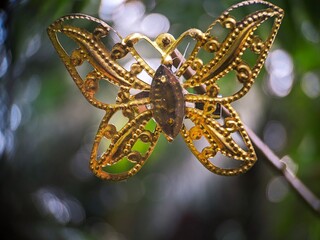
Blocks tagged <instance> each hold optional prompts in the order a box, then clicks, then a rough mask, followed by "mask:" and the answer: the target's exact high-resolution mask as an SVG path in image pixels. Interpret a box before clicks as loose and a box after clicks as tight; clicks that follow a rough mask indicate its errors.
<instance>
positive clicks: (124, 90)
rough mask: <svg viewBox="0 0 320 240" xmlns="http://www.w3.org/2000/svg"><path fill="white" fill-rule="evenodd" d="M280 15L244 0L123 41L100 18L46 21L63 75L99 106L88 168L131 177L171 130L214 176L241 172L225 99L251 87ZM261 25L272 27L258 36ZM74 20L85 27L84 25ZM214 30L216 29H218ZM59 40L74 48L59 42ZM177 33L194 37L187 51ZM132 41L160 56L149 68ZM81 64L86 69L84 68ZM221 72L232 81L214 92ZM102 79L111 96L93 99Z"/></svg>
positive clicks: (249, 159)
mask: <svg viewBox="0 0 320 240" xmlns="http://www.w3.org/2000/svg"><path fill="white" fill-rule="evenodd" d="M251 6H254V7H257V8H259V10H255V11H253V12H252V13H250V14H249V15H246V16H234V15H233V13H235V12H236V10H237V9H241V8H245V7H251ZM282 18H283V10H282V9H280V8H279V7H277V6H275V5H273V4H271V3H268V2H264V1H258V0H252V1H245V2H241V3H239V4H236V5H234V6H232V7H230V8H229V9H228V10H226V11H225V12H224V13H222V15H221V16H220V17H219V18H217V19H216V20H215V21H214V22H213V23H212V24H211V25H210V26H209V27H208V29H207V30H206V31H205V32H202V31H201V30H198V29H189V30H187V31H185V32H184V33H182V34H181V35H180V36H179V37H178V38H177V39H175V38H174V37H173V36H172V35H171V34H169V33H163V34H160V35H159V36H158V37H157V38H156V39H154V40H151V39H149V38H148V37H146V36H145V35H142V34H139V33H133V34H130V35H128V36H127V37H125V38H122V37H121V36H120V35H119V34H118V33H117V32H116V31H115V30H114V29H113V28H112V27H110V26H109V25H108V24H107V23H105V22H103V21H102V20H99V19H97V18H94V17H91V16H88V15H84V14H73V15H68V16H64V17H61V18H60V19H58V20H57V21H55V22H54V23H52V24H51V25H50V26H49V27H48V34H49V37H50V39H51V41H52V43H53V46H54V47H55V49H56V51H57V52H58V54H59V56H60V58H61V59H62V61H63V63H64V64H65V66H66V68H67V70H68V71H69V73H70V75H71V77H72V79H73V80H74V82H75V83H76V85H77V86H78V88H79V89H80V91H81V93H82V94H83V96H84V97H85V98H86V99H87V100H88V101H89V103H90V104H92V105H93V106H95V107H97V108H99V109H102V110H104V111H105V116H104V117H103V119H102V121H101V124H100V126H99V129H98V131H97V134H96V136H95V140H94V143H93V148H92V152H91V158H90V168H91V170H92V171H93V172H94V174H95V175H96V176H98V177H99V178H102V179H107V180H123V179H126V178H128V177H130V176H132V175H134V174H136V173H137V172H138V171H139V170H140V169H141V167H142V166H143V165H144V163H145V161H146V160H147V159H148V157H149V156H150V154H151V153H152V151H153V149H154V148H155V146H156V143H157V141H158V138H159V135H160V133H161V132H162V133H163V134H164V135H165V137H166V139H167V140H168V141H172V140H173V139H174V138H175V137H176V136H177V135H178V134H179V133H180V134H181V136H182V137H183V138H184V140H185V142H186V144H187V145H188V147H189V148H190V150H191V152H192V153H193V154H194V155H195V157H196V158H197V159H198V160H199V161H200V162H201V163H202V164H203V165H204V166H205V167H206V168H207V169H209V170H210V171H212V172H213V173H216V174H219V175H228V176H230V175H238V174H241V173H244V172H246V171H247V170H249V169H250V168H251V167H252V166H253V165H254V163H255V161H256V154H255V151H254V148H253V146H252V144H251V141H250V139H249V137H248V134H247V133H246V130H245V128H244V125H243V123H242V122H241V120H240V118H239V116H238V114H237V112H236V111H235V110H234V108H233V107H232V106H231V103H232V102H234V101H236V100H238V99H240V98H241V97H243V96H244V95H245V94H246V93H247V92H248V91H249V90H250V88H251V86H252V85H253V83H254V80H255V79H256V77H257V75H258V73H259V72H260V70H261V68H262V66H263V64H264V61H265V59H266V57H267V54H268V52H269V50H270V48H271V46H272V43H273V41H274V38H275V36H276V33H277V31H278V29H279V27H280V24H281V20H282ZM77 22H79V25H77ZM80 22H81V23H80ZM267 22H269V23H268V24H269V25H271V28H270V29H269V30H267V32H263V34H260V33H259V29H262V28H263V27H262V26H263V25H264V23H267ZM82 23H91V24H93V25H94V27H93V28H91V29H86V28H84V27H82V26H83V24H82ZM216 29H219V31H216ZM221 31H222V32H224V34H220V35H219V34H218V33H220V32H221ZM111 33H113V34H115V35H116V36H117V37H118V38H119V40H118V41H117V42H115V43H114V44H112V46H110V47H108V46H107V44H105V42H106V41H105V40H106V39H107V38H108V36H110V34H111ZM261 35H264V36H261ZM63 38H66V39H68V40H70V41H71V42H72V43H73V44H74V46H75V47H72V48H71V49H66V46H65V45H64V40H63ZM186 39H189V40H188V41H192V42H193V43H194V44H193V45H192V46H191V47H189V49H190V52H189V53H188V54H186V55H185V56H182V57H181V56H180V57H179V51H178V47H179V46H180V45H181V43H182V42H184V41H185V40H186ZM141 41H144V42H146V43H147V44H149V45H151V47H152V48H153V49H154V50H155V51H156V52H157V53H158V54H159V56H160V57H159V59H160V64H159V65H158V66H157V67H156V68H153V67H152V66H151V65H150V64H149V63H148V62H147V61H146V59H145V58H144V57H142V56H141V54H140V53H139V51H138V50H137V49H138V48H137V46H138V45H139V43H140V42H141ZM68 48H69V47H68ZM203 56H205V57H203ZM248 56H250V57H248ZM247 57H248V60H247V59H246V58H247ZM126 58H130V59H131V60H130V64H129V67H127V68H126V67H124V66H123V60H124V59H126ZM177 59H178V60H179V62H178V64H175V62H176V61H177ZM83 65H88V66H90V67H89V68H88V69H90V70H86V71H88V72H87V73H85V74H83V72H82V70H81V67H82V66H83ZM142 76H144V77H142ZM145 76H146V77H145ZM230 76H233V77H234V78H235V79H236V83H235V84H237V86H238V88H237V89H236V90H234V92H231V93H226V94H222V93H221V85H223V84H224V83H223V81H224V79H225V78H230ZM146 79H147V80H146ZM101 82H107V83H108V84H111V85H114V86H116V87H117V89H118V90H117V92H118V93H117V97H116V99H115V101H114V102H113V103H106V102H104V101H102V100H100V99H98V98H97V93H98V92H99V85H100V83H101ZM222 110H223V111H222ZM222 112H223V113H222ZM119 113H120V114H119ZM115 115H120V116H121V117H122V118H123V119H125V120H124V122H123V123H122V125H121V126H116V124H114V123H112V121H111V119H112V118H113V117H114V116H115ZM199 143H201V144H199ZM101 145H103V150H102V151H101V150H99V149H100V148H101ZM99 151H100V152H99ZM219 152H220V153H221V154H222V155H224V156H225V157H227V158H230V159H234V160H235V161H236V162H238V163H239V165H238V166H236V167H234V166H233V167H224V166H223V164H222V166H217V164H215V163H213V162H212V161H211V160H212V159H213V158H214V157H215V156H216V155H217V153H219ZM119 165H122V166H126V167H125V168H121V171H120V172H119V171H116V170H115V169H116V166H119ZM113 167H115V168H113Z"/></svg>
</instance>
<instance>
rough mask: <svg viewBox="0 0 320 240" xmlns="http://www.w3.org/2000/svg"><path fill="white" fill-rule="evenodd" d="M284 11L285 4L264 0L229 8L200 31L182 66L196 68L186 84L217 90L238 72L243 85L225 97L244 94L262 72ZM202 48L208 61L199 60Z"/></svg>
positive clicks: (228, 98)
mask: <svg viewBox="0 0 320 240" xmlns="http://www.w3.org/2000/svg"><path fill="white" fill-rule="evenodd" d="M251 7H254V8H255V11H254V12H253V13H250V14H248V15H246V16H242V15H241V14H240V13H242V12H245V11H246V10H247V9H246V8H249V10H250V8H251ZM239 12H240V13H239ZM283 15H284V13H283V10H282V9H281V8H279V7H277V6H275V5H273V4H271V3H268V2H264V1H256V0H253V1H244V2H241V3H239V4H236V5H234V6H232V7H231V8H229V9H228V10H227V11H225V12H224V13H223V14H222V15H221V16H220V17H219V18H218V19H217V20H215V21H214V22H213V23H212V24H211V25H210V26H209V28H208V30H207V31H206V32H205V33H204V34H203V35H202V34H201V35H199V36H200V40H199V41H198V42H199V43H198V45H197V47H196V48H195V49H194V51H193V52H192V54H190V56H188V57H187V58H186V61H185V62H184V63H183V64H182V65H181V68H180V69H179V70H178V72H177V73H178V75H179V74H180V75H183V74H184V73H185V71H186V70H187V69H188V68H189V67H191V68H192V69H193V70H194V71H195V74H194V75H193V76H192V77H190V78H189V79H187V80H186V81H185V82H184V84H183V85H184V87H185V88H186V89H187V88H194V87H197V86H204V87H205V88H207V89H212V87H214V88H216V91H214V92H215V93H216V92H217V91H220V88H219V86H218V80H220V79H221V80H223V81H224V79H227V78H230V77H231V78H234V76H235V78H236V79H237V80H238V81H237V82H236V83H237V84H240V86H239V87H238V88H237V89H235V90H234V92H227V93H226V96H222V97H223V98H222V100H221V101H223V102H226V103H227V102H228V103H229V102H233V101H235V100H237V99H239V98H241V97H242V96H243V95H245V94H246V93H247V92H248V91H249V90H250V88H251V86H252V85H253V83H254V80H255V78H256V77H257V75H258V74H259V72H260V70H261V68H262V66H263V64H264V62H265V59H266V57H267V55H268V52H269V50H270V48H271V46H272V43H273V41H274V39H275V36H276V34H277V32H278V29H279V27H280V24H281V21H282V18H283ZM268 26H271V27H268ZM199 36H198V37H199ZM201 51H202V52H204V53H206V54H207V55H209V57H208V60H207V62H206V63H203V62H202V61H200V60H199V59H200V57H201ZM195 63H196V64H195ZM236 83H232V85H236ZM221 84H222V83H221ZM223 84H225V83H223ZM228 87H230V85H228ZM231 87H232V86H231Z"/></svg>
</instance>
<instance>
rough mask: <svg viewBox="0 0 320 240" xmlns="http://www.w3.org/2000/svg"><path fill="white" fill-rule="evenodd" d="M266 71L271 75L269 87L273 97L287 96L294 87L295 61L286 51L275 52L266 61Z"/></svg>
mask: <svg viewBox="0 0 320 240" xmlns="http://www.w3.org/2000/svg"><path fill="white" fill-rule="evenodd" d="M266 69H267V71H268V73H269V79H268V87H269V91H270V93H271V94H272V95H275V96H278V97H285V96H287V95H288V94H289V93H290V91H291V89H292V85H293V79H294V75H293V61H292V58H291V56H290V55H289V54H288V53H287V52H285V51H284V50H280V49H278V50H275V51H273V52H271V53H270V54H269V57H268V58H267V60H266Z"/></svg>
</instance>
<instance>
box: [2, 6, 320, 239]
mask: <svg viewBox="0 0 320 240" xmlns="http://www.w3.org/2000/svg"><path fill="white" fill-rule="evenodd" d="M143 2H144V4H145V6H146V12H147V13H151V12H153V13H161V14H163V15H165V16H166V17H167V18H168V19H169V21H170V23H171V28H170V32H171V33H173V34H175V35H178V34H179V33H181V32H182V31H184V30H186V29H188V28H190V27H199V28H201V29H203V30H204V28H205V27H206V26H208V25H209V24H210V23H211V22H212V21H213V19H214V18H215V17H217V16H218V15H219V14H220V13H221V12H222V11H223V10H225V9H226V8H227V7H229V6H231V5H232V4H234V3H236V2H237V1H235V0H227V1H217V0H201V1H193V0H176V1H174V2H173V1H171V0H170V1H169V0H162V1H155V0H144V1H143ZM272 2H274V3H275V4H277V5H279V6H280V7H281V8H283V9H284V10H285V14H286V15H285V18H284V21H283V24H282V26H281V29H280V31H279V34H278V36H277V38H276V42H275V48H276V49H282V50H283V51H285V52H286V53H288V54H289V56H290V58H291V59H292V62H293V66H294V70H293V74H294V81H293V85H292V88H291V89H290V92H289V94H288V95H286V96H285V97H279V96H275V95H274V94H271V93H270V92H268V90H266V89H267V84H266V82H267V76H266V72H265V71H263V72H262V73H261V74H260V75H259V78H258V79H257V83H256V86H257V87H256V88H257V89H258V90H257V92H258V94H260V96H261V98H262V99H263V105H262V106H263V111H262V113H261V114H262V117H261V120H259V122H258V123H256V124H255V125H256V127H255V131H256V132H257V133H258V135H259V136H261V137H262V138H266V133H267V131H266V129H267V126H271V125H270V124H271V123H277V124H278V125H272V126H281V127H280V128H278V129H280V130H281V129H282V130H283V132H284V134H285V135H284V136H285V137H284V141H285V143H284V145H283V147H282V148H276V149H274V150H275V151H276V153H277V154H278V155H279V156H283V155H287V154H288V155H289V156H290V157H291V158H292V159H293V162H294V164H295V165H296V166H298V171H297V175H298V176H299V177H300V178H301V179H302V181H303V182H304V183H305V184H306V185H307V186H309V187H310V189H311V190H312V191H314V192H315V194H316V195H317V196H320V188H319V183H318V182H319V180H320V161H319V158H320V144H319V139H320V131H319V130H320V129H319V122H320V97H319V94H317V92H315V93H314V94H313V95H310V91H311V93H312V90H314V91H315V90H317V89H316V88H319V86H318V85H317V84H319V79H320V58H319V56H320V44H319V42H320V31H319V29H320V21H319V16H318V15H319V12H320V3H319V1H318V0H305V1H302V0H290V1H289V0H284V1H272ZM173 3H174V4H173ZM99 4H100V2H99V1H83V0H73V1H63V0H59V1H52V0H50V1H39V0H26V1H7V4H4V3H2V10H1V12H0V16H1V24H0V25H1V28H2V29H1V37H2V38H3V39H4V40H5V42H3V44H2V45H1V69H0V70H1V71H5V74H3V75H2V76H1V82H0V104H1V106H0V116H1V123H0V150H1V152H0V154H1V162H0V164H1V170H0V176H1V207H0V209H1V212H0V213H1V216H2V218H3V222H4V223H3V224H1V239H11V240H13V239H32V240H36V239H49V240H50V239H88V240H89V239H90V240H91V239H121V240H122V239H175V240H176V239H184V240H187V239H219V240H220V239H221V240H222V239H223V240H228V239H241V240H244V239H312V240H316V239H320V221H319V218H318V217H317V216H316V215H315V214H314V213H313V212H312V211H311V210H310V209H309V208H308V206H306V205H305V204H304V202H303V201H302V200H301V199H300V198H299V197H298V196H297V195H296V194H295V193H294V192H293V191H292V190H291V189H288V186H287V185H286V183H285V182H283V179H281V178H279V177H278V176H277V175H276V173H275V172H274V171H273V170H272V168H271V167H270V166H269V165H268V164H266V161H265V160H264V159H262V158H261V157H260V158H259V161H258V163H257V164H256V166H255V167H254V168H253V169H252V170H251V171H249V173H247V174H245V175H243V176H238V177H232V178H228V177H220V176H215V175H213V174H211V173H208V171H207V170H205V169H203V167H202V166H201V165H200V164H199V163H198V162H197V160H196V159H195V158H194V157H190V154H189V152H188V151H187V149H186V148H187V147H186V146H185V144H184V143H183V141H182V139H181V138H178V139H176V140H175V141H174V143H173V144H169V143H167V142H166V140H165V139H164V138H161V139H160V142H159V143H158V147H157V148H156V150H155V152H154V153H153V154H152V156H151V158H150V159H149V161H148V163H147V164H146V166H145V167H144V169H143V170H142V171H141V172H140V173H139V174H137V175H136V176H135V177H133V178H131V179H130V180H128V181H125V182H121V183H109V182H102V181H100V180H99V179H97V178H95V177H94V176H93V175H92V174H91V172H89V170H88V159H89V154H90V148H91V143H92V141H93V137H94V134H95V131H96V129H97V127H98V124H99V121H100V119H101V117H102V115H101V114H102V113H97V112H98V110H96V109H94V108H93V107H91V106H90V105H89V104H88V103H87V102H86V101H85V99H84V98H83V97H82V96H81V94H80V92H79V91H78V90H77V89H76V87H75V85H73V83H72V81H71V78H70V77H69V76H68V75H67V72H66V70H65V68H64V67H63V65H62V63H61V61H60V60H59V58H58V56H57V54H56V53H55V52H54V50H53V47H52V46H51V44H50V42H49V39H48V37H47V35H46V27H47V26H48V25H49V24H50V23H52V22H53V21H54V20H56V19H57V18H58V17H60V16H62V15H65V14H68V13H72V12H82V13H87V14H91V15H94V16H98V11H99ZM5 61H7V62H8V67H7V68H5V69H4V66H5V65H4V63H5ZM1 71H0V72H1ZM308 79H311V80H310V81H308ZM279 84H281V83H279ZM310 84H313V85H310ZM306 89H307V90H306ZM310 89H311V90H310ZM308 91H309V92H308ZM310 96H311V97H310ZM249 107H253V106H249ZM99 114H100V115H99ZM276 130H277V128H276ZM276 130H275V131H276ZM266 142H267V143H268V141H267V139H266ZM272 187H275V188H276V189H280V190H279V191H278V193H279V194H280V196H275V197H274V198H273V199H270V197H268V194H267V193H268V191H270V188H272Z"/></svg>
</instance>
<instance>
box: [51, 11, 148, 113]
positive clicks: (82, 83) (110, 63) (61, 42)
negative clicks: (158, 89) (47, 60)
mask: <svg viewBox="0 0 320 240" xmlns="http://www.w3.org/2000/svg"><path fill="white" fill-rule="evenodd" d="M77 24H78V25H79V26H77ZM81 24H82V25H85V26H87V25H90V26H91V25H93V29H91V30H90V29H86V28H85V27H83V26H82V25H81ZM47 31H48V35H49V38H50V40H51V41H52V44H53V46H54V48H55V49H56V51H57V52H58V54H59V56H60V58H61V59H62V61H63V63H64V64H65V66H66V68H67V70H68V71H69V73H70V75H71V77H72V79H73V80H74V82H75V83H76V85H77V86H78V88H79V89H80V91H81V92H82V94H83V95H84V97H85V98H86V99H87V100H88V101H89V102H90V103H91V104H92V105H94V106H96V107H98V108H102V109H106V108H107V107H108V104H106V103H104V102H102V101H100V100H98V99H97V98H96V97H95V94H96V93H97V91H98V88H99V81H100V80H106V81H107V82H109V83H111V84H114V85H116V86H118V87H126V88H133V89H139V90H141V91H148V90H150V85H149V84H147V83H145V82H144V81H142V80H141V79H139V78H138V77H137V74H139V73H140V71H141V66H139V63H135V64H132V65H131V69H130V70H126V69H125V68H124V67H122V66H121V65H120V64H119V63H118V62H117V60H118V59H119V58H120V57H123V56H125V55H126V54H127V52H125V51H126V49H125V48H119V47H116V48H110V49H108V48H107V46H106V44H104V40H105V38H107V37H108V36H109V35H111V33H112V34H115V35H116V36H117V38H118V41H121V40H122V37H121V36H120V35H119V34H118V33H117V32H116V31H115V30H114V29H113V28H111V27H110V26H109V25H108V24H106V23H105V22H103V21H101V20H99V19H96V18H94V17H91V16H88V15H84V14H74V15H67V16H64V17H61V18H59V19H58V20H57V21H55V22H54V23H52V24H51V25H50V26H49V27H48V29H47ZM110 38H111V36H110ZM68 40H69V41H68ZM70 40H71V41H70ZM107 40H110V39H107ZM119 44H120V43H118V44H115V46H119ZM120 45H121V44H120ZM67 48H68V49H67ZM85 64H86V65H85ZM82 66H84V67H87V68H86V69H84V70H83V69H82V68H81V67H82ZM90 70H91V71H90ZM83 71H85V73H83ZM86 72H87V73H86Z"/></svg>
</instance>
